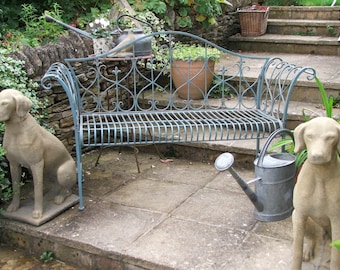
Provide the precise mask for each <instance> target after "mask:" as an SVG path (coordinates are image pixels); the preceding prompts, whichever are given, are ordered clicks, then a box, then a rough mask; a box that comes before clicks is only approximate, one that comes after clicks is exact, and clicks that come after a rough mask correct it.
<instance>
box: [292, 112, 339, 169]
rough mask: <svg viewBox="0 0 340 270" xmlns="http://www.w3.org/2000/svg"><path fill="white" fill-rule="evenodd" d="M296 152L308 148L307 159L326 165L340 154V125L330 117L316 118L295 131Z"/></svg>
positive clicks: (299, 126)
mask: <svg viewBox="0 0 340 270" xmlns="http://www.w3.org/2000/svg"><path fill="white" fill-rule="evenodd" d="M294 140H295V148H294V152H295V153H297V152H300V151H301V150H303V149H304V148H307V153H308V156H307V159H308V161H309V162H310V163H313V164H325V163H328V162H330V161H331V159H332V158H333V157H335V156H336V155H337V154H338V153H340V124H339V123H338V122H337V121H335V120H334V119H332V118H329V117H316V118H314V119H312V120H310V121H308V122H306V123H302V124H300V125H298V126H297V127H296V128H295V130H294Z"/></svg>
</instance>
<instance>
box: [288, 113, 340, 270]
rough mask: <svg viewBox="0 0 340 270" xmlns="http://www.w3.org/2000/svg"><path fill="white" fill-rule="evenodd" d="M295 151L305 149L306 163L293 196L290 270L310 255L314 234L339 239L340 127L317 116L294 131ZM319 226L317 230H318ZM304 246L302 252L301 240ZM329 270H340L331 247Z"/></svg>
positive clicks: (339, 256)
mask: <svg viewBox="0 0 340 270" xmlns="http://www.w3.org/2000/svg"><path fill="white" fill-rule="evenodd" d="M294 139H295V150H294V151H295V152H296V153H297V152H299V151H301V150H302V149H304V148H305V147H307V152H308V156H307V160H306V161H305V163H304V165H303V166H302V168H301V171H300V173H299V175H298V179H297V182H296V185H295V189H294V195H293V204H294V208H295V210H294V212H293V217H292V220H293V238H294V239H293V240H294V241H293V242H294V243H293V252H294V256H293V261H292V267H291V269H292V270H300V269H301V264H302V260H305V261H307V260H310V259H311V258H312V257H313V255H314V248H315V242H316V236H317V235H316V234H315V232H317V231H320V227H321V229H322V231H323V233H324V236H328V237H330V238H331V241H335V240H338V239H340V159H339V153H340V124H339V123H337V122H336V121H335V120H333V119H331V118H328V117H317V118H314V119H313V120H310V121H309V122H306V123H303V124H300V125H299V126H297V128H296V129H295V130H294ZM318 226H320V227H318ZM305 236H306V240H308V241H307V245H306V247H305V250H304V251H303V240H304V237H305ZM330 269H331V270H340V252H339V251H338V250H337V249H336V248H335V247H332V250H331V261H330Z"/></svg>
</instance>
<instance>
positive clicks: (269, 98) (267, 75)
mask: <svg viewBox="0 0 340 270" xmlns="http://www.w3.org/2000/svg"><path fill="white" fill-rule="evenodd" d="M146 38H148V39H151V40H152V44H153V53H152V54H151V55H144V56H138V57H135V56H134V52H133V50H132V51H131V52H125V50H126V49H127V48H131V46H132V48H134V47H135V45H136V44H137V43H138V42H140V41H141V40H142V39H146ZM178 41H180V42H181V43H180V44H182V45H180V44H179V43H178ZM188 43H190V44H196V45H200V46H201V47H202V48H203V49H202V53H203V57H201V58H203V59H204V65H203V67H205V68H207V71H203V67H202V68H199V69H198V71H197V72H196V73H194V74H193V75H190V76H189V75H187V74H185V72H191V71H192V70H193V69H194V67H193V62H194V59H193V58H194V56H192V57H190V58H188V59H186V60H185V61H184V65H185V70H186V71H184V72H182V71H180V72H179V73H180V77H182V82H181V83H180V84H179V85H178V84H177V85H175V84H174V81H173V76H174V75H175V73H178V68H179V65H180V64H178V63H177V62H176V61H175V60H176V54H175V52H176V53H177V54H178V51H179V52H181V51H182V52H183V53H186V50H189V49H188V47H186V46H185V45H184V46H183V44H188ZM211 48H214V49H215V50H216V51H218V52H219V53H220V57H219V59H218V60H217V61H216V63H215V65H214V66H212V65H211V62H212V61H211V60H213V59H212V58H213V57H214V56H211V55H210V54H209V53H210V49H211ZM176 50H177V51H176ZM65 62H66V64H67V67H68V69H69V72H70V73H69V74H68V75H67V76H72V78H73V79H74V80H75V81H76V84H77V85H76V86H75V85H66V87H70V88H74V89H75V90H76V91H77V93H71V94H69V95H71V96H73V97H74V102H75V103H76V104H75V106H76V108H77V109H79V111H80V112H82V113H93V112H99V113H101V112H102V113H105V112H115V113H120V112H128V111H140V112H143V111H144V112H146V111H158V110H193V109H195V110H200V109H261V110H263V111H264V112H265V113H267V114H270V115H275V116H277V117H280V116H282V114H285V113H286V110H287V106H288V102H289V99H290V96H291V93H292V90H293V88H294V86H295V84H296V82H297V80H298V78H299V77H301V75H303V76H304V77H305V78H304V79H306V80H311V79H313V78H314V76H315V71H314V70H313V69H312V68H299V67H296V66H295V65H292V64H289V63H286V62H284V61H283V60H282V59H280V58H273V59H270V58H268V57H260V56H251V55H244V54H239V53H235V52H232V51H229V50H226V49H224V48H221V47H219V46H217V45H215V44H213V43H211V42H209V41H207V40H205V39H203V38H200V37H198V36H195V35H192V34H189V33H184V32H176V31H166V32H158V33H152V34H149V35H145V36H144V37H142V38H139V39H137V40H134V41H132V42H130V43H128V44H126V45H125V46H122V47H121V48H120V49H119V50H118V49H116V48H114V49H113V50H111V51H110V52H107V53H104V54H101V55H95V56H91V57H88V58H81V59H79V58H78V59H66V60H65ZM182 62H183V61H182ZM181 64H183V63H181ZM199 73H203V74H204V79H203V80H204V85H206V86H207V89H202V88H199V89H198V91H199V94H201V96H202V97H201V98H200V99H193V97H192V96H191V91H192V90H193V89H194V88H197V85H198V82H197V81H196V77H197V76H198V74H199ZM208 77H212V79H213V82H212V84H210V83H209V82H208ZM180 91H181V94H180V97H179V92H180Z"/></svg>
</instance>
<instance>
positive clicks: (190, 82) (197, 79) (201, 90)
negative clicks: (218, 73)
mask: <svg viewBox="0 0 340 270" xmlns="http://www.w3.org/2000/svg"><path fill="white" fill-rule="evenodd" d="M220 55H221V52H220V51H219V50H218V49H216V48H211V47H202V46H200V45H197V44H193V45H189V44H182V43H178V44H176V45H175V46H174V48H173V50H172V58H171V59H172V61H171V74H172V80H173V83H174V85H175V87H176V91H177V93H178V96H179V97H181V98H184V99H188V98H189V99H201V98H202V97H203V95H204V94H205V93H206V92H207V90H208V89H209V88H210V86H211V83H212V80H213V77H214V68H215V62H216V60H218V59H219V57H220Z"/></svg>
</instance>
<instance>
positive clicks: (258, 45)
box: [227, 6, 340, 103]
mask: <svg viewBox="0 0 340 270" xmlns="http://www.w3.org/2000/svg"><path fill="white" fill-rule="evenodd" d="M339 35H340V6H336V7H328V6H325V7H302V6H271V7H270V11H269V19H268V23H267V31H266V33H265V34H264V35H261V36H255V37H248V36H242V35H241V34H236V35H234V36H231V37H230V38H229V39H228V44H227V48H228V49H231V50H234V51H239V52H246V53H248V54H249V53H253V54H264V55H272V56H280V57H283V58H284V59H287V61H288V62H290V63H294V64H296V65H301V66H312V67H314V68H315V69H316V70H317V74H318V77H319V78H320V80H321V81H322V82H323V84H324V86H325V89H326V90H327V91H328V94H329V95H333V96H334V97H336V96H338V94H339V90H340V79H339V77H340V41H338V39H339ZM292 100H293V101H300V102H305V103H320V92H319V89H318V88H317V86H316V83H315V82H314V81H312V82H310V83H303V84H302V85H301V84H300V85H297V87H296V88H295V90H294V94H293V96H292Z"/></svg>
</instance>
